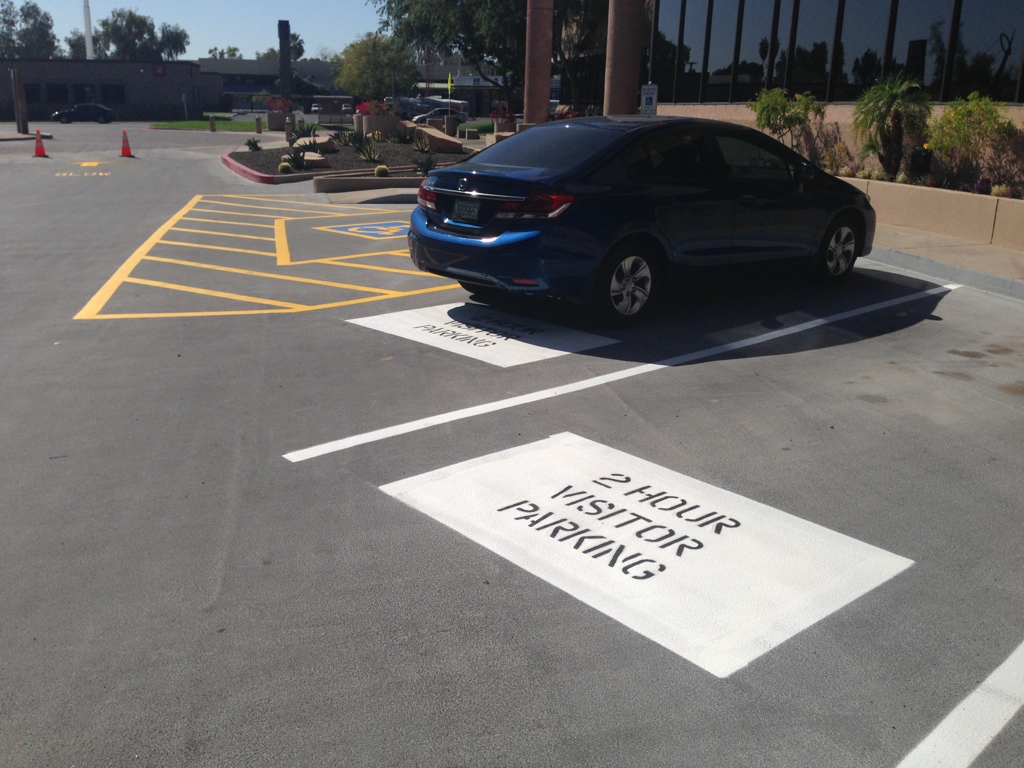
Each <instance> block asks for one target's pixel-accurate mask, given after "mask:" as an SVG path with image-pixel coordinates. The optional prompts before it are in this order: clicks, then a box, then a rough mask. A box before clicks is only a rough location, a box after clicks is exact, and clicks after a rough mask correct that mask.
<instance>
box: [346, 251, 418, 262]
mask: <svg viewBox="0 0 1024 768" xmlns="http://www.w3.org/2000/svg"><path fill="white" fill-rule="evenodd" d="M370 256H400V257H401V258H403V259H408V258H409V253H408V252H407V251H373V252H371V253H353V254H349V255H348V256H332V257H331V260H332V261H347V260H348V259H365V258H369V257H370Z"/></svg>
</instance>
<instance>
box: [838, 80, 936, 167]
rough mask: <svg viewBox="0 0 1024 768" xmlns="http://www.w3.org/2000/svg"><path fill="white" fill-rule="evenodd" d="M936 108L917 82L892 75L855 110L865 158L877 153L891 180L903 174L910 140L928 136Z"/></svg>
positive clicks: (873, 88)
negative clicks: (929, 120) (904, 151)
mask: <svg viewBox="0 0 1024 768" xmlns="http://www.w3.org/2000/svg"><path fill="white" fill-rule="evenodd" d="M931 111H932V105H931V101H930V100H929V98H928V94H927V93H925V91H924V90H923V89H922V88H921V84H920V83H919V82H917V81H915V80H908V79H907V78H906V77H904V76H903V75H902V74H894V75H889V76H888V77H886V78H885V79H884V80H882V81H881V82H880V83H878V84H877V85H873V86H871V87H870V88H868V89H867V90H866V91H864V93H862V94H861V97H860V98H859V99H857V103H856V104H855V105H854V107H853V130H854V132H855V133H856V134H857V138H859V139H861V140H862V141H863V142H864V146H863V148H862V149H861V156H862V157H863V156H864V155H867V154H870V153H872V152H873V153H875V155H877V157H878V162H880V163H881V164H882V170H883V171H884V172H885V173H886V174H887V175H889V176H895V175H896V174H898V173H899V172H900V166H901V165H902V164H903V142H904V139H905V138H906V137H908V136H909V137H915V136H918V135H920V134H922V133H924V130H925V127H926V126H927V125H928V116H929V115H930V114H931Z"/></svg>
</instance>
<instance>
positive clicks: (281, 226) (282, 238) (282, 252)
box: [274, 219, 292, 267]
mask: <svg viewBox="0 0 1024 768" xmlns="http://www.w3.org/2000/svg"><path fill="white" fill-rule="evenodd" d="M274 240H275V241H276V243H277V246H276V250H277V266H279V267H283V266H286V265H288V264H291V263H292V250H291V248H289V247H288V230H287V229H286V228H285V221H284V219H277V220H276V221H274Z"/></svg>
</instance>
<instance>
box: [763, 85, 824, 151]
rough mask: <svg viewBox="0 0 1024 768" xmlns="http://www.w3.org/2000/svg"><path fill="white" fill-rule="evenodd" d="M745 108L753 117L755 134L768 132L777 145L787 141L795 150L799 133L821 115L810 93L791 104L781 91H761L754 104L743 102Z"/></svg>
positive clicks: (784, 92)
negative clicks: (777, 142)
mask: <svg viewBox="0 0 1024 768" xmlns="http://www.w3.org/2000/svg"><path fill="white" fill-rule="evenodd" d="M747 108H748V109H752V110H753V111H754V113H755V114H756V115H757V120H756V121H755V123H754V124H755V125H756V126H757V128H758V130H761V131H768V133H770V134H771V135H772V136H774V137H775V138H776V139H778V140H779V141H782V140H783V139H784V138H785V139H787V140H788V143H789V146H790V147H791V148H796V142H797V137H798V136H799V133H800V130H801V129H802V128H803V127H804V126H805V125H807V123H808V122H809V121H810V119H811V115H821V114H822V113H823V112H824V108H823V107H822V105H821V104H819V103H818V101H817V99H815V98H814V96H812V95H811V94H810V93H803V94H800V93H798V94H797V95H796V96H795V97H794V98H793V99H792V100H790V98H789V92H788V91H787V90H786V89H785V88H763V89H761V92H760V93H759V94H757V98H756V99H755V100H754V101H749V102H747Z"/></svg>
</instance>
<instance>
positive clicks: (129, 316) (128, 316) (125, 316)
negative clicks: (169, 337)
mask: <svg viewBox="0 0 1024 768" xmlns="http://www.w3.org/2000/svg"><path fill="white" fill-rule="evenodd" d="M458 287H459V286H458V285H441V286H437V287H436V288H424V289H423V290H419V291H406V292H404V293H400V294H398V295H397V296H394V297H392V296H367V297H365V298H360V299H350V300H349V301H339V302H336V303H334V304H318V305H315V306H308V307H303V308H301V309H229V310H216V311H212V312H139V313H127V312H126V313H122V314H116V315H97V316H96V317H95V318H93V319H95V320H141V319H152V318H169V317H223V316H229V315H293V314H297V313H299V312H309V311H311V310H314V309H318V310H319V309H336V308H338V307H347V306H352V305H354V304H369V303H370V302H374V301H385V300H387V299H390V298H402V297H404V296H416V295H417V294H421V293H436V292H437V291H448V290H451V289H452V288H458Z"/></svg>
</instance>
